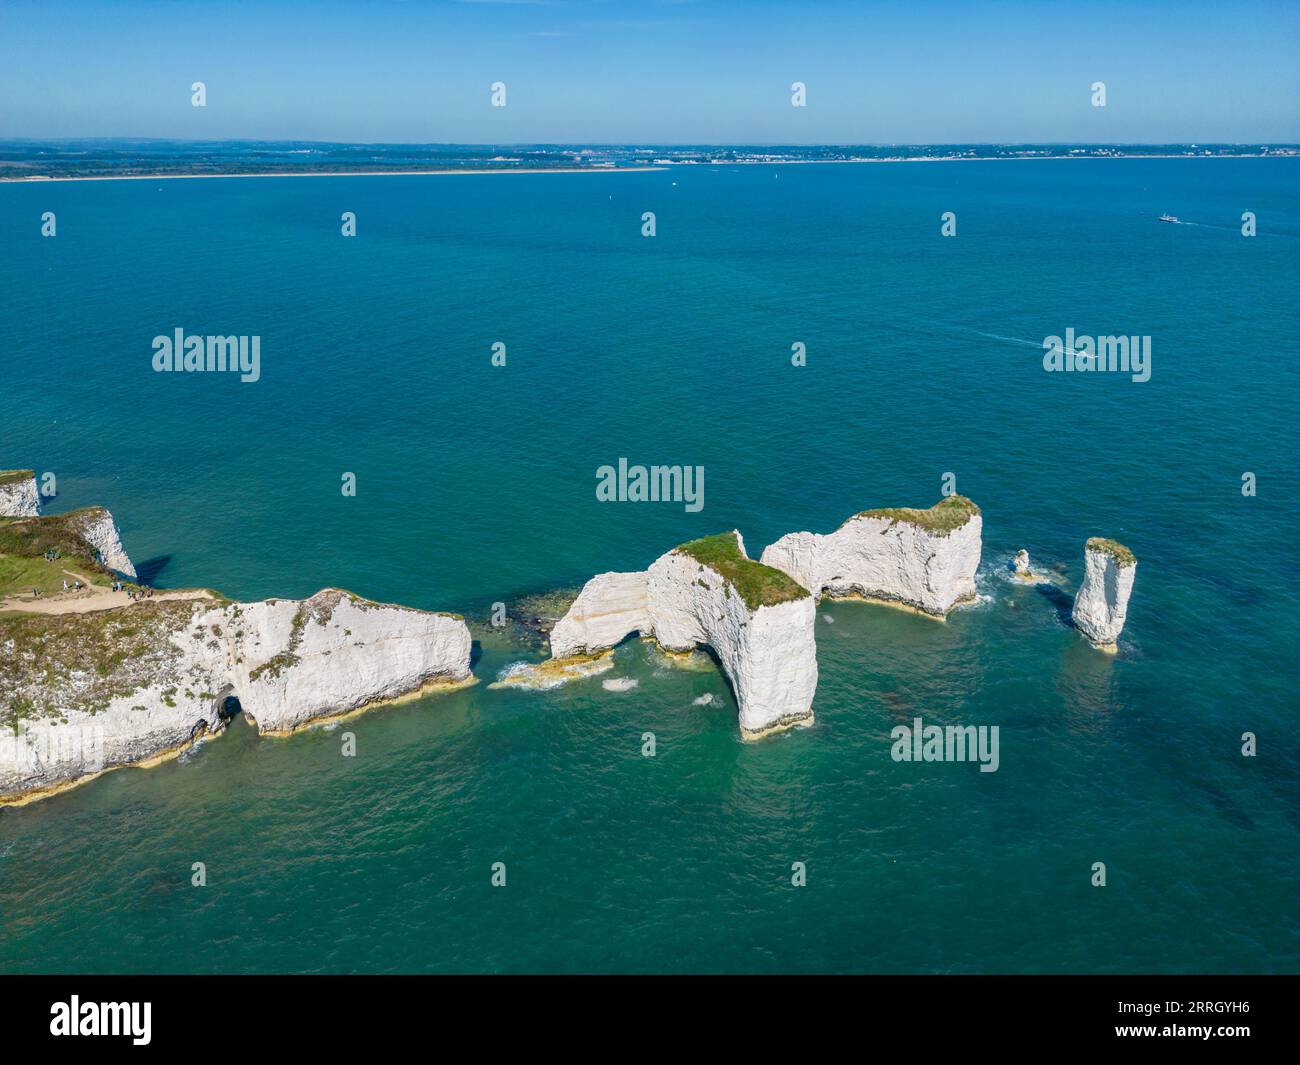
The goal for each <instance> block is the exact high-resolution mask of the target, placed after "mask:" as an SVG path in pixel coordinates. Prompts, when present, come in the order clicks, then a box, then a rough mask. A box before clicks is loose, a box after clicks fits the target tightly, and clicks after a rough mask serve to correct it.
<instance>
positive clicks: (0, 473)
mask: <svg viewBox="0 0 1300 1065" xmlns="http://www.w3.org/2000/svg"><path fill="white" fill-rule="evenodd" d="M40 512H41V494H40V492H38V491H37V490H36V473H35V472H34V471H33V470H0V518H34V517H36V516H37V515H38V514H40Z"/></svg>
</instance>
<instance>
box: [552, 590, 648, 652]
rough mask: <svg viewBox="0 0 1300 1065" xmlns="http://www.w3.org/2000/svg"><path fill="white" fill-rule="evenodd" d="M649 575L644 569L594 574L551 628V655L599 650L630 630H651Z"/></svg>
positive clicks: (619, 638)
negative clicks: (632, 571)
mask: <svg viewBox="0 0 1300 1065" xmlns="http://www.w3.org/2000/svg"><path fill="white" fill-rule="evenodd" d="M647 577H648V575H647V574H646V573H645V572H644V571H642V572H640V573H598V574H597V575H596V576H594V577H592V578H591V580H589V581H588V582H587V583H586V584H585V585H584V586H583V589H582V592H581V593H580V594H579V595H578V598H577V599H575V600H574V602H573V605H572V606H571V607H569V610H568V612H567V613H566V614H565V615H564V617H562V618H561V619H560V620H559V621H558V622H556V625H555V628H553V629H552V630H551V655H552V656H553V657H555V658H569V657H571V656H572V655H590V654H595V653H596V652H597V651H601V650H603V649H605V648H607V647H613V646H614V645H615V644H616V643H618V642H619V641H620V640H622V639H623V637H624V636H626V635H627V634H628V633H629V632H647V630H649V629H650V628H651V627H652V626H651V625H650V621H649V618H650V614H649V609H650V608H649V600H648V598H647V587H646V583H647Z"/></svg>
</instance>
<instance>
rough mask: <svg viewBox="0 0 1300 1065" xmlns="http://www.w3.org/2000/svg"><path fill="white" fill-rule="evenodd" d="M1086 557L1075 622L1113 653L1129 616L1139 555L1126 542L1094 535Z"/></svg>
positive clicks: (1087, 635) (1096, 645)
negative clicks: (1134, 553)
mask: <svg viewBox="0 0 1300 1065" xmlns="http://www.w3.org/2000/svg"><path fill="white" fill-rule="evenodd" d="M1083 560H1084V573H1083V584H1082V585H1081V586H1080V587H1079V592H1078V594H1077V595H1076V596H1075V597H1074V611H1073V620H1074V624H1075V627H1076V628H1077V629H1078V630H1079V631H1080V632H1082V633H1083V634H1084V635H1085V636H1086V637H1088V639H1089V640H1090V641H1091V642H1092V644H1093V646H1094V647H1097V648H1098V649H1100V650H1103V651H1107V652H1110V653H1112V654H1113V653H1114V652H1115V650H1116V649H1117V644H1118V640H1119V634H1120V633H1121V632H1122V631H1123V629H1124V621H1125V619H1126V618H1127V616H1128V598H1129V594H1130V593H1131V592H1132V591H1133V578H1134V576H1136V574H1137V559H1136V558H1135V557H1134V555H1133V552H1132V551H1130V550H1129V549H1128V548H1127V547H1125V546H1124V545H1123V544H1121V543H1118V542H1117V541H1115V540H1107V539H1105V538H1104V537H1101V536H1094V537H1092V539H1090V540H1089V541H1088V542H1087V544H1085V545H1084V549H1083Z"/></svg>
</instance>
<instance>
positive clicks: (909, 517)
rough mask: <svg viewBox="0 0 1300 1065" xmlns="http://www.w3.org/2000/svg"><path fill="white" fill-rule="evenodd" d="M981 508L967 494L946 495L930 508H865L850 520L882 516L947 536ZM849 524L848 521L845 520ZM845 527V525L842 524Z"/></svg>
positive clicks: (937, 534) (885, 518)
mask: <svg viewBox="0 0 1300 1065" xmlns="http://www.w3.org/2000/svg"><path fill="white" fill-rule="evenodd" d="M979 512H980V508H979V507H977V506H976V505H975V504H974V502H973V501H971V500H969V499H967V498H966V497H965V496H956V495H953V496H945V497H944V498H943V499H941V500H939V502H937V503H936V504H935V505H934V506H932V507H930V508H929V509H928V510H920V509H918V508H916V507H880V508H878V509H876V510H863V511H860V512H859V513H857V514H854V515H853V517H851V518H850V519H849V521H856V520H857V519H858V518H881V519H883V520H884V521H888V522H900V521H901V522H906V523H907V524H909V525H916V526H919V527H920V528H922V529H924V530H925V531H926V532H931V533H934V534H935V535H936V536H947V535H948V534H949V533H950V532H953V531H954V530H956V529H960V528H961V527H962V526H963V525H965V524H966V523H967V522H968V521H970V519H971V518H973V517H975V516H976V515H978V514H979ZM845 524H848V522H845ZM841 528H843V526H841Z"/></svg>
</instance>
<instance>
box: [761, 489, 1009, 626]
mask: <svg viewBox="0 0 1300 1065" xmlns="http://www.w3.org/2000/svg"><path fill="white" fill-rule="evenodd" d="M982 529H983V519H982V518H981V517H980V511H979V507H977V506H976V505H975V504H974V503H972V502H971V501H970V500H969V499H967V498H966V497H965V496H948V497H947V498H946V499H943V500H941V501H940V502H938V503H936V504H935V505H934V506H932V507H930V509H929V510H917V509H913V508H911V507H891V508H886V509H882V510H865V511H863V512H861V513H860V514H855V515H853V517H851V518H849V519H848V520H847V521H846V522H844V524H843V525H841V526H840V527H839V528H838V529H836V530H835V531H834V532H832V533H828V534H826V535H821V534H819V533H810V532H796V533H789V534H787V535H785V536H783V537H781V539H779V540H778V541H777V542H776V543H774V544H772V545H771V546H769V547H768V548H767V550H765V551H764V552H763V556H762V562H763V564H764V565H766V566H772V567H774V568H775V569H779V570H781V571H782V572H784V573H788V574H789V575H790V576H791V577H792V578H794V580H796V581H797V582H798V583H799V584H801V585H803V586H804V587H805V588H808V589H810V590H811V591H812V592H813V593H814V594H815V595H818V596H823V595H825V596H829V597H831V598H844V597H862V598H866V599H880V600H885V601H887V602H894V603H900V604H903V605H906V606H911V607H914V608H916V609H917V610H920V611H923V612H924V613H926V614H931V615H934V616H936V617H944V616H945V615H947V613H948V611H950V610H951V609H952V608H953V607H954V606H956V605H957V604H958V603H961V602H965V601H967V600H970V599H974V598H975V571H976V569H978V568H979V562H980V546H981V542H980V534H981V531H982Z"/></svg>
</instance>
